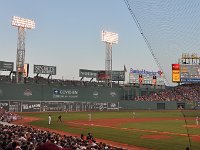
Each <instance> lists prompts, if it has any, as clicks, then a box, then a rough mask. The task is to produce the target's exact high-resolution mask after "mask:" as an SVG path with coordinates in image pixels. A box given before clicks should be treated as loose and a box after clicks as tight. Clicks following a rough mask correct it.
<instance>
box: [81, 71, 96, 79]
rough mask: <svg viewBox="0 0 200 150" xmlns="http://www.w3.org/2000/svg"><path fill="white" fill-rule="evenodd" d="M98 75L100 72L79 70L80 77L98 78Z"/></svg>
mask: <svg viewBox="0 0 200 150" xmlns="http://www.w3.org/2000/svg"><path fill="white" fill-rule="evenodd" d="M97 74H98V71H95V70H86V69H80V70H79V77H86V78H96V77H97Z"/></svg>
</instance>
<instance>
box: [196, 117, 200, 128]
mask: <svg viewBox="0 0 200 150" xmlns="http://www.w3.org/2000/svg"><path fill="white" fill-rule="evenodd" d="M196 125H197V126H198V125H199V117H198V116H197V117H196Z"/></svg>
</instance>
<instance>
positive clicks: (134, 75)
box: [129, 68, 164, 85]
mask: <svg viewBox="0 0 200 150" xmlns="http://www.w3.org/2000/svg"><path fill="white" fill-rule="evenodd" d="M129 83H132V84H156V85H164V77H163V73H162V72H161V71H157V72H155V71H147V70H144V69H143V70H138V69H137V70H133V69H132V68H130V72H129Z"/></svg>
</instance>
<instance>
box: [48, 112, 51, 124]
mask: <svg viewBox="0 0 200 150" xmlns="http://www.w3.org/2000/svg"><path fill="white" fill-rule="evenodd" d="M48 120H49V125H50V124H51V115H50V114H49V117H48Z"/></svg>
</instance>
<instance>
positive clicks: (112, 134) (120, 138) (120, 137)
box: [21, 111, 200, 150]
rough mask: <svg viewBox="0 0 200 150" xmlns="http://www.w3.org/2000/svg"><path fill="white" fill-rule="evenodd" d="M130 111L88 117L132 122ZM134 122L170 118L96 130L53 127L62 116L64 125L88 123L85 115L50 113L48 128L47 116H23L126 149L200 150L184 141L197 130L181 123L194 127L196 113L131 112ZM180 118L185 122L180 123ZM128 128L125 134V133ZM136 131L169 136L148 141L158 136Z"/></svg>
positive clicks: (195, 144) (90, 127)
mask: <svg viewBox="0 0 200 150" xmlns="http://www.w3.org/2000/svg"><path fill="white" fill-rule="evenodd" d="M132 112H133V111H131V112H90V113H92V120H97V119H112V118H132V117H133V113H132ZM134 112H135V113H136V118H174V120H161V121H149V122H129V123H123V122H121V123H120V125H118V126H117V127H115V128H108V127H99V126H95V125H94V126H82V125H80V126H78V127H75V126H72V125H69V124H61V123H57V116H58V115H60V114H61V115H62V119H63V120H65V121H75V120H82V121H84V120H85V121H87V120H88V112H67V113H66V112H62V113H59V112H51V113H50V114H51V115H52V124H51V125H50V126H49V125H48V114H49V113H24V114H21V115H23V116H32V117H38V118H41V119H42V120H38V121H34V122H32V123H30V124H31V125H35V126H41V127H46V128H51V129H56V130H62V131H66V132H70V133H75V134H78V135H80V134H81V133H83V134H85V135H86V134H87V133H88V132H92V133H93V135H94V136H95V137H96V138H101V139H106V140H111V141H115V142H120V143H126V144H129V145H135V146H141V147H147V148H153V149H159V150H167V149H169V150H181V149H185V147H186V146H189V145H190V144H189V141H191V146H192V150H199V149H200V141H199V142H196V141H194V140H192V137H190V138H188V136H187V135H188V133H189V135H192V134H195V135H199V136H200V128H188V132H187V128H186V127H185V126H184V125H185V123H186V124H188V125H194V124H195V121H194V119H195V117H196V116H197V115H199V116H200V111H182V112H181V111H134ZM184 116H185V117H186V118H187V120H184ZM124 128H128V129H129V130H125V129H124ZM135 129H138V130H153V131H159V132H172V133H175V134H172V135H171V134H170V135H168V136H170V138H166V139H149V138H145V139H143V138H142V137H143V136H144V135H152V134H158V133H151V132H144V131H137V130H135ZM178 134H186V136H180V135H178Z"/></svg>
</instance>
